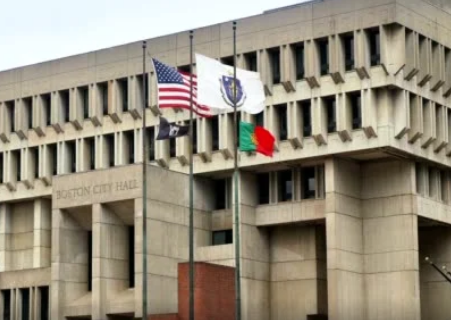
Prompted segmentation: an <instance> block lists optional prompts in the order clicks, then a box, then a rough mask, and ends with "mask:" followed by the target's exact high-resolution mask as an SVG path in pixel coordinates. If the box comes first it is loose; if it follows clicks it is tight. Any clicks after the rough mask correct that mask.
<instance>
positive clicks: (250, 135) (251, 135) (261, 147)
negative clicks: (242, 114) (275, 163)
mask: <svg viewBox="0 0 451 320" xmlns="http://www.w3.org/2000/svg"><path fill="white" fill-rule="evenodd" d="M274 141H275V139H274V136H273V135H272V134H271V132H269V131H268V130H266V129H265V128H263V127H260V126H256V125H254V124H252V123H248V122H243V121H241V122H240V150H241V151H256V152H258V153H261V154H264V155H265V156H268V157H272V154H273V151H274Z"/></svg>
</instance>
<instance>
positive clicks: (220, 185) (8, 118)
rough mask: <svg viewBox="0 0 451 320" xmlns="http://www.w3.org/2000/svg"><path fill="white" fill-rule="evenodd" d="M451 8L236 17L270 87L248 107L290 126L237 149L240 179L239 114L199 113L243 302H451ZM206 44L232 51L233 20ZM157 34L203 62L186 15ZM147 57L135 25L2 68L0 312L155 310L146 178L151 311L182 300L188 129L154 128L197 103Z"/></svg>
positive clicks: (333, 312) (209, 245) (263, 121)
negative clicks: (159, 74) (259, 106)
mask: <svg viewBox="0 0 451 320" xmlns="http://www.w3.org/2000/svg"><path fill="white" fill-rule="evenodd" d="M450 21H451V5H450V4H449V3H448V1H445V0H371V1H369V0H358V1H357V0H323V1H313V2H308V3H304V4H300V5H296V6H291V7H287V8H280V9H277V10H272V11H268V12H264V13H263V14H261V15H258V16H253V17H249V18H245V19H241V20H238V21H237V29H238V31H237V54H238V55H237V66H238V67H241V68H244V69H248V70H255V71H258V72H260V73H261V76H262V79H263V82H264V84H265V93H266V96H267V100H266V104H267V106H266V108H265V110H264V112H262V113H261V114H258V115H255V116H252V115H249V114H244V113H243V114H241V115H240V118H241V119H242V120H245V121H248V122H253V123H255V124H259V125H264V126H265V127H266V128H267V129H269V130H270V131H271V132H273V133H274V135H275V137H276V152H275V155H274V157H273V158H266V157H263V156H261V155H256V154H252V153H240V155H239V165H240V177H239V183H238V185H237V186H234V185H233V184H232V179H231V175H232V169H233V156H232V155H233V123H232V115H231V114H227V113H225V114H221V115H219V116H216V117H212V118H208V119H207V118H199V119H197V120H196V121H195V135H194V145H193V149H194V153H195V155H194V160H193V161H194V171H195V174H196V182H195V247H196V249H195V250H196V251H195V259H196V261H199V262H209V263H213V264H219V265H224V266H232V267H233V266H234V264H235V260H234V246H233V241H234V239H233V238H234V232H233V215H232V208H233V197H232V196H231V194H232V192H233V190H234V188H237V189H238V192H239V211H240V221H239V222H240V230H241V233H240V236H241V257H240V259H241V266H242V270H241V274H242V299H243V300H242V301H243V305H242V313H243V319H246V320H254V319H259V320H276V319H277V320H294V319H311V318H312V317H313V316H315V315H317V316H319V315H323V316H327V317H328V319H332V320H419V319H423V320H428V319H431V320H432V319H433V320H440V319H443V320H444V319H449V316H450V314H451V304H449V303H448V301H450V299H451V287H450V284H449V283H448V282H446V281H445V279H443V278H442V277H441V276H440V275H439V274H438V273H437V272H435V270H433V269H432V268H431V266H430V265H429V264H427V263H425V262H424V258H425V257H426V256H429V257H432V258H433V259H434V261H436V262H437V263H439V264H440V265H448V266H450V264H451V249H450V243H451V229H450V225H451V170H450V166H451V130H450V129H449V127H450V124H451V108H450V95H451V22H450ZM194 46H195V52H199V53H202V54H204V55H207V56H210V57H213V58H217V59H220V60H221V61H222V62H223V63H226V64H233V56H232V52H233V51H232V25H231V23H230V22H227V23H221V24H217V25H213V26H209V27H205V28H201V29H197V30H194ZM148 47H149V50H148V54H149V56H152V57H155V58H157V59H159V60H160V61H162V62H164V63H167V64H168V65H172V66H176V67H178V68H180V69H181V70H187V67H188V64H189V35H188V32H180V33H177V34H173V35H168V36H164V37H159V38H155V39H150V40H148ZM141 68H142V49H141V43H131V44H127V45H123V46H119V47H114V48H109V49H105V50H99V51H95V52H90V53H86V54H81V55H77V56H73V57H68V58H63V59H58V60H55V61H49V62H44V63H41V64H36V65H32V66H26V67H21V68H17V69H13V70H7V71H3V72H0V292H1V294H0V315H1V316H2V317H3V318H2V319H10V320H19V319H21V320H22V319H37V320H38V319H40V320H45V319H52V320H60V319H93V320H103V319H133V318H134V317H135V318H139V317H141V316H142V314H141V299H142V295H141V291H142V287H141V281H142V274H143V270H142V257H143V256H142V252H143V251H142V243H143V242H142V232H141V230H142V225H143V221H142V203H143V201H142V197H143V196H142V189H141V185H142V181H143V179H147V180H148V183H149V186H150V187H149V190H148V194H147V199H146V201H147V203H148V207H149V215H148V219H147V226H148V230H149V238H148V252H147V254H148V261H149V265H148V270H146V272H147V273H148V275H149V287H148V293H149V294H148V297H149V306H150V307H149V309H150V311H151V313H152V314H155V315H156V314H175V313H177V303H178V301H177V299H178V298H177V266H178V264H179V263H181V262H186V260H187V257H188V202H187V190H188V187H187V186H188V177H187V175H186V173H187V172H188V159H189V155H188V147H189V144H188V143H189V140H188V138H186V137H184V138H179V139H177V140H168V141H158V142H156V141H155V140H154V139H155V135H156V132H157V131H158V116H159V114H160V113H162V114H163V115H164V116H165V117H167V118H168V119H169V120H171V121H176V122H179V123H183V122H186V121H187V120H188V117H189V114H188V112H187V111H183V110H178V109H165V110H159V109H158V107H157V98H156V81H155V75H154V74H153V70H151V68H149V70H147V73H146V76H145V77H146V79H147V80H148V81H147V83H148V86H147V88H146V90H145V91H146V92H143V90H142V83H143V76H142V69H141ZM143 94H148V96H149V103H148V105H146V106H143V104H142V95H143ZM143 112H146V113H147V124H146V126H147V128H146V130H145V132H143V131H142V129H141V128H142V122H141V121H142V113H143ZM143 139H146V141H147V142H148V143H149V153H148V154H143V153H142V151H141V148H140V146H141V144H142V140H143ZM143 157H146V158H147V159H148V161H149V164H150V166H149V174H148V176H147V177H143V176H142V174H141V166H140V165H139V163H140V162H142V160H143ZM448 240H450V243H448Z"/></svg>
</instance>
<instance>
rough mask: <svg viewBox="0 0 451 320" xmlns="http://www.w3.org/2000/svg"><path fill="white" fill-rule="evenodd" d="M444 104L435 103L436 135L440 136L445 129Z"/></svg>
mask: <svg viewBox="0 0 451 320" xmlns="http://www.w3.org/2000/svg"><path fill="white" fill-rule="evenodd" d="M442 108H443V107H442V106H441V105H439V104H436V105H435V123H436V126H435V136H436V137H440V134H441V131H442V130H443V122H442V112H441V111H442Z"/></svg>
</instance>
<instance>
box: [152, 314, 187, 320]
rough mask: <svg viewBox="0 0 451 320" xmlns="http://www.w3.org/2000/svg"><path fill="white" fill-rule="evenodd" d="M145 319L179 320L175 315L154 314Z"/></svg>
mask: <svg viewBox="0 0 451 320" xmlns="http://www.w3.org/2000/svg"><path fill="white" fill-rule="evenodd" d="M147 319H149V320H179V317H178V315H177V314H156V315H151V316H149V317H148V318H147Z"/></svg>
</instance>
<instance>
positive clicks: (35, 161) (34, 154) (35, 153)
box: [30, 147, 39, 179]
mask: <svg viewBox="0 0 451 320" xmlns="http://www.w3.org/2000/svg"><path fill="white" fill-rule="evenodd" d="M30 155H31V157H32V158H33V161H32V163H33V177H34V178H35V179H36V178H38V176H39V148H38V147H34V148H30Z"/></svg>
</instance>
